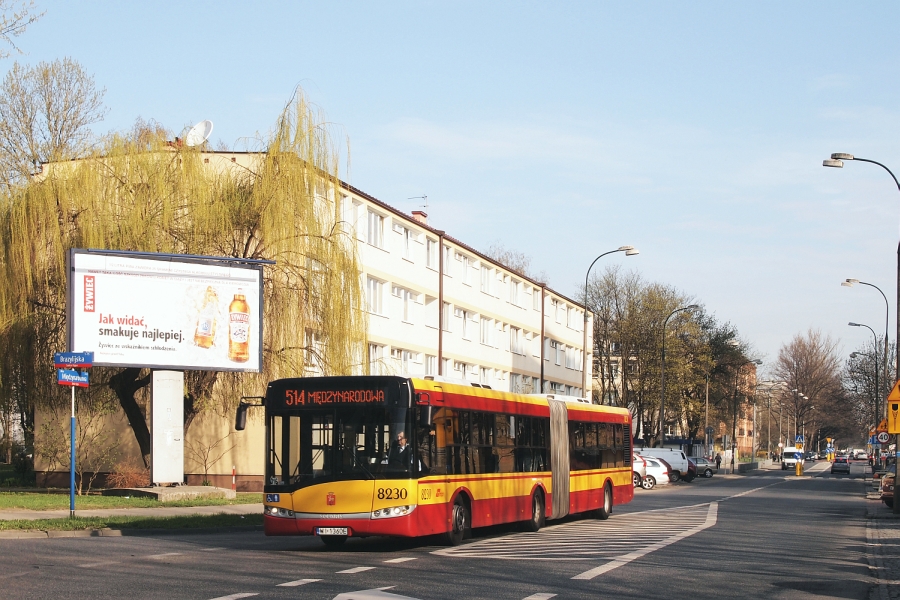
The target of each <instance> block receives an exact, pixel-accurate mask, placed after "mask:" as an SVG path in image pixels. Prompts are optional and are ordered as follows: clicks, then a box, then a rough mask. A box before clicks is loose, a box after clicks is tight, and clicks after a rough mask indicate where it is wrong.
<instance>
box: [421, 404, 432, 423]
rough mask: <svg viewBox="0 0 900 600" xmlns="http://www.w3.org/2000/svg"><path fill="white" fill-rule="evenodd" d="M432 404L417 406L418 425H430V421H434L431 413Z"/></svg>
mask: <svg viewBox="0 0 900 600" xmlns="http://www.w3.org/2000/svg"><path fill="white" fill-rule="evenodd" d="M432 409H433V407H432V406H430V405H429V406H422V407H419V426H420V427H431V424H432V422H433V421H434V416H433V415H432V412H431V411H432Z"/></svg>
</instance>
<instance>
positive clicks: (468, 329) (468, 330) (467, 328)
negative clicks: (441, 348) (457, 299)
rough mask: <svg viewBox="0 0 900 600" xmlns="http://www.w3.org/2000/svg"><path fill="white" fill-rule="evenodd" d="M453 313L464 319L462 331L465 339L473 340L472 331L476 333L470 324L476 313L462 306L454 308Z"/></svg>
mask: <svg viewBox="0 0 900 600" xmlns="http://www.w3.org/2000/svg"><path fill="white" fill-rule="evenodd" d="M453 314H454V315H455V316H456V317H458V318H460V319H462V330H461V332H462V337H463V339H464V340H471V339H472V333H474V332H473V331H472V329H473V328H472V326H471V325H470V324H469V321H470V320H471V319H472V318H473V317H474V313H472V312H469V311H467V310H463V309H461V308H455V309H454V310H453Z"/></svg>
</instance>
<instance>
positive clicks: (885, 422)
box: [878, 419, 888, 431]
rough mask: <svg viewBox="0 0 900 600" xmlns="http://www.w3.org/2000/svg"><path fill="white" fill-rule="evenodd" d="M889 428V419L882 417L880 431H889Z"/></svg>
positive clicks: (879, 425)
mask: <svg viewBox="0 0 900 600" xmlns="http://www.w3.org/2000/svg"><path fill="white" fill-rule="evenodd" d="M887 430H888V420H887V419H882V420H881V423H879V424H878V431H887Z"/></svg>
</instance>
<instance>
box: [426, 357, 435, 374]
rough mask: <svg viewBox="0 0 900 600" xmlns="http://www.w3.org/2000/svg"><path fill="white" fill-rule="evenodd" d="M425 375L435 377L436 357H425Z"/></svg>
mask: <svg viewBox="0 0 900 600" xmlns="http://www.w3.org/2000/svg"><path fill="white" fill-rule="evenodd" d="M425 374H426V375H437V356H432V355H431V354H426V355H425Z"/></svg>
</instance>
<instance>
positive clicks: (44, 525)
mask: <svg viewBox="0 0 900 600" xmlns="http://www.w3.org/2000/svg"><path fill="white" fill-rule="evenodd" d="M262 524H263V516H262V514H255V515H228V514H218V515H183V516H172V517H75V518H74V519H68V518H65V519H36V520H25V519H16V520H10V521H0V531H28V530H31V531H77V530H81V529H103V528H107V527H108V528H110V529H201V528H213V527H252V526H261V525H262Z"/></svg>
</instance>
